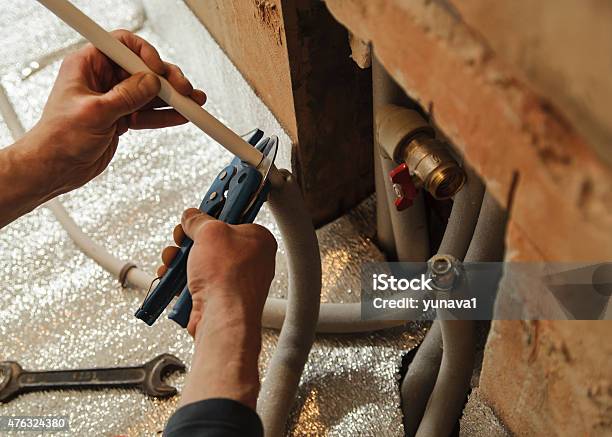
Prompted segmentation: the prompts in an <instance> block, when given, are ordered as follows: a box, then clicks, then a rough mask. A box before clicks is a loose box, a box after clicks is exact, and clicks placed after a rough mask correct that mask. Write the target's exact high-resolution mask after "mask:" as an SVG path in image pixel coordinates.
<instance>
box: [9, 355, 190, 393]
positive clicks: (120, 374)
mask: <svg viewBox="0 0 612 437" xmlns="http://www.w3.org/2000/svg"><path fill="white" fill-rule="evenodd" d="M184 370H185V365H184V364H183V363H182V362H181V360H179V359H178V358H177V357H175V356H174V355H170V354H162V355H159V356H157V357H155V358H153V359H152V360H151V361H149V362H148V363H146V364H144V365H142V366H135V367H107V368H93V369H74V370H50V371H37V372H31V371H27V370H23V368H22V367H21V366H20V365H19V364H18V363H17V362H15V361H2V362H0V371H2V374H3V377H4V378H3V379H2V380H1V382H0V402H8V401H10V400H11V399H13V398H14V397H16V396H18V395H20V394H22V393H27V392H31V391H42V390H66V389H95V388H110V387H114V388H123V387H125V388H138V389H140V390H141V391H142V392H144V393H146V394H148V395H149V396H154V397H168V396H173V395H175V394H176V393H177V391H176V388H175V387H172V386H170V385H168V384H166V383H164V382H163V380H162V378H164V377H166V376H168V375H169V374H170V373H172V372H176V371H184Z"/></svg>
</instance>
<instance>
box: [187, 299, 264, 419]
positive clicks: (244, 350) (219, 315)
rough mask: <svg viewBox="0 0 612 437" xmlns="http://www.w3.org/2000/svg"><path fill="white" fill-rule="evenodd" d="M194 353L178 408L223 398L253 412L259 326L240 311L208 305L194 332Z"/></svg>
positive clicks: (259, 346)
mask: <svg viewBox="0 0 612 437" xmlns="http://www.w3.org/2000/svg"><path fill="white" fill-rule="evenodd" d="M195 340H196V343H195V353H194V357H193V362H192V366H191V372H190V374H189V376H188V377H187V382H186V384H185V389H184V390H183V395H182V398H181V405H185V404H189V403H192V402H196V401H199V400H203V399H210V398H227V399H233V400H235V401H238V402H241V403H242V404H244V405H247V406H248V407H250V408H252V409H255V405H256V402H257V395H258V393H259V387H260V383H259V369H258V359H259V352H260V349H261V322H260V321H249V320H248V319H247V318H245V317H244V315H243V314H242V312H241V311H240V309H238V308H230V307H227V306H224V307H223V308H220V307H219V306H218V305H217V306H215V304H209V305H208V307H207V308H206V311H205V314H204V316H203V318H202V321H201V322H200V324H199V326H198V328H197V331H196V339H195Z"/></svg>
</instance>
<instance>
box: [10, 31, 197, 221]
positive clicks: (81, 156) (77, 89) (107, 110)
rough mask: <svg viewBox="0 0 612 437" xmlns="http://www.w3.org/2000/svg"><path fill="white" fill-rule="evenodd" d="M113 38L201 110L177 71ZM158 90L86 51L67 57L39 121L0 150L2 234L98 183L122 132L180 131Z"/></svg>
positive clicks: (142, 45)
mask: <svg viewBox="0 0 612 437" xmlns="http://www.w3.org/2000/svg"><path fill="white" fill-rule="evenodd" d="M113 35H114V36H115V38H117V39H118V40H120V41H121V42H122V43H123V44H125V45H126V46H127V47H128V48H130V49H131V50H132V51H133V52H135V53H136V54H137V55H138V56H140V57H141V58H142V60H143V61H144V62H145V64H147V66H149V68H150V69H151V70H152V71H154V72H155V73H157V74H159V75H161V76H164V77H165V78H166V79H167V80H168V81H169V82H170V84H171V85H172V86H173V87H174V88H175V89H176V90H177V91H178V92H179V93H181V94H183V95H185V96H189V97H191V98H192V99H193V100H194V101H195V102H197V103H198V104H200V105H203V104H204V102H205V100H206V95H205V94H204V92H202V91H200V90H194V89H193V86H192V85H191V83H190V82H189V81H188V80H187V79H186V78H185V77H184V76H183V73H182V72H181V70H180V69H179V68H178V67H177V66H176V65H172V64H169V63H167V62H163V61H162V60H161V59H160V57H159V54H158V53H157V50H155V48H154V47H153V46H152V45H150V44H149V43H148V42H146V41H145V40H144V39H142V38H140V37H138V36H136V35H134V34H132V33H130V32H128V31H126V30H117V31H115V32H113ZM159 88H160V83H159V79H158V78H157V76H155V75H154V74H151V73H146V74H145V73H139V74H136V75H134V76H130V75H129V74H128V73H127V72H125V71H124V70H122V69H121V68H120V67H118V66H117V65H116V64H114V63H113V62H112V61H111V60H110V59H109V58H107V57H106V56H105V55H104V54H103V53H102V52H100V51H99V50H98V49H96V48H95V47H94V46H92V45H91V44H87V45H86V46H84V47H83V48H81V49H80V50H78V51H76V52H74V53H72V54H70V55H68V56H67V57H66V58H65V59H64V62H63V63H62V66H61V68H60V71H59V75H58V77H57V80H56V82H55V85H54V86H53V89H52V90H51V94H50V96H49V99H48V101H47V104H46V106H45V109H44V111H43V115H42V117H41V119H40V120H39V121H38V123H37V124H36V125H35V126H34V127H33V128H32V130H30V131H29V132H28V133H26V134H25V135H24V136H23V137H22V138H21V139H19V140H18V141H16V142H15V143H14V144H12V145H11V146H9V147H5V148H4V149H0V186H2V187H3V189H2V192H1V193H0V228H2V227H3V226H4V225H6V224H7V223H10V222H11V221H13V220H15V219H16V218H17V217H19V216H21V215H23V214H25V213H27V212H29V211H31V210H33V209H34V208H36V207H37V206H38V205H41V204H42V203H44V202H46V201H47V200H50V199H52V198H53V197H55V196H57V195H59V194H62V193H65V192H67V191H70V190H73V189H75V188H78V187H80V186H81V185H83V184H85V183H86V182H88V181H90V180H91V179H93V178H94V177H96V176H97V175H99V174H100V173H101V172H102V171H103V170H104V169H105V168H106V166H107V165H108V164H109V162H110V161H111V159H112V157H113V155H114V154H115V151H116V150H117V145H118V144H119V136H121V135H122V134H124V133H125V132H126V131H127V130H128V129H154V128H161V127H168V126H175V125H178V124H182V123H186V122H187V120H185V118H183V117H182V116H181V115H180V114H178V113H177V112H176V111H175V110H174V109H169V108H167V106H168V105H167V104H166V103H165V102H164V101H163V100H161V99H160V98H159V97H157V93H158V92H159ZM163 108H166V109H163Z"/></svg>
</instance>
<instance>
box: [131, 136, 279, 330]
mask: <svg viewBox="0 0 612 437" xmlns="http://www.w3.org/2000/svg"><path fill="white" fill-rule="evenodd" d="M263 135H264V133H263V131H261V130H259V129H255V130H254V131H252V132H249V133H248V134H246V135H244V139H245V140H246V141H247V142H248V143H249V144H251V145H252V146H254V147H256V148H257V149H258V150H259V151H261V152H262V153H263V155H264V157H265V158H267V160H266V162H267V165H268V168H269V166H271V165H273V163H274V159H275V157H276V150H277V147H278V138H276V137H275V136H272V137H270V138H263ZM266 176H267V172H261V171H260V170H259V169H256V168H254V167H253V166H251V165H249V164H247V163H245V162H244V161H242V160H240V158H238V157H235V158H234V159H233V160H232V161H231V162H230V164H229V165H227V166H226V167H225V168H223V170H221V172H220V173H219V174H218V175H217V177H216V178H215V180H214V181H213V183H212V185H211V186H210V188H209V189H208V192H207V193H206V196H204V199H203V200H202V203H201V204H200V208H199V209H200V211H202V212H204V213H206V214H208V215H210V216H212V217H215V218H217V219H219V220H221V221H224V222H226V223H229V224H241V223H252V222H253V220H255V217H256V216H257V213H258V212H259V210H260V208H261V206H262V205H263V203H264V202H265V201H266V200H267V198H268V192H269V191H270V182H269V181H268V180H267V178H266ZM192 245H193V241H192V240H191V239H190V238H189V237H185V238H184V239H183V241H182V242H181V245H180V247H179V252H178V253H177V255H176V256H175V257H174V259H173V260H172V262H171V263H170V266H169V267H168V270H167V271H166V273H165V274H164V275H163V276H162V277H161V279H160V281H159V283H158V284H157V285H156V286H155V288H154V289H153V291H151V292H150V293H149V294H148V295H147V296H146V297H145V300H144V302H143V303H142V305H141V307H140V308H139V309H138V311H136V314H135V316H136V317H137V318H139V319H141V320H143V321H144V322H145V323H147V324H148V325H152V324H153V323H154V322H155V320H157V318H158V317H159V316H160V315H161V313H162V312H163V311H164V309H165V308H166V307H167V306H168V305H169V304H170V302H171V301H172V299H173V298H174V296H175V295H176V292H177V291H178V290H182V291H181V294H180V296H179V298H178V300H177V302H176V304H175V305H174V307H173V308H172V310H171V311H170V314H169V316H168V318H170V319H171V320H174V321H175V322H176V323H178V324H179V325H181V326H182V327H183V328H186V327H187V323H188V322H189V315H190V313H191V307H192V303H191V294H190V292H189V289H188V288H187V258H188V256H189V251H190V250H191V246H192Z"/></svg>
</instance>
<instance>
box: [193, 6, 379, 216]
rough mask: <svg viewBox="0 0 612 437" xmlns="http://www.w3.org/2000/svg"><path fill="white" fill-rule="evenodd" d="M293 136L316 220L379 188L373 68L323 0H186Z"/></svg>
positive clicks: (296, 166) (297, 170)
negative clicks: (357, 58)
mask: <svg viewBox="0 0 612 437" xmlns="http://www.w3.org/2000/svg"><path fill="white" fill-rule="evenodd" d="M186 3H187V4H188V5H189V6H190V7H191V9H192V10H193V11H194V13H195V14H196V15H197V16H198V17H199V19H200V20H201V21H202V23H203V24H204V25H205V26H206V28H207V29H208V31H209V32H210V33H211V34H212V36H213V37H214V38H215V40H216V41H217V43H219V45H220V46H221V47H222V48H223V50H224V51H225V53H226V54H227V55H228V57H229V58H230V59H231V60H232V62H233V63H234V64H235V65H236V67H237V68H238V70H239V71H240V72H241V73H242V74H243V76H244V77H245V79H246V80H247V82H248V83H249V84H250V85H251V87H252V88H253V89H254V91H255V92H256V94H257V95H258V96H259V97H260V98H261V99H262V101H263V102H264V103H265V104H266V105H267V106H268V107H269V108H270V110H271V111H272V112H273V113H274V115H275V116H276V118H277V119H278V120H279V122H280V123H281V125H282V126H283V128H284V129H285V130H286V131H287V134H288V135H289V137H290V138H291V140H292V142H293V151H292V171H293V172H294V174H295V175H296V176H297V178H298V181H299V182H300V186H301V187H302V192H303V194H304V197H305V199H306V203H307V205H308V208H309V210H310V212H311V214H312V216H313V220H314V221H315V223H316V224H322V223H325V222H327V221H329V220H332V219H334V218H336V217H337V216H338V215H340V214H342V213H343V212H344V211H345V210H347V209H349V208H351V207H352V206H354V205H355V204H357V203H358V202H359V201H361V200H362V199H363V198H364V197H365V196H367V195H368V194H369V193H371V192H372V188H373V179H372V174H373V164H372V104H371V99H372V97H371V96H372V91H371V75H370V70H369V69H368V70H362V69H360V68H359V67H358V66H357V65H356V64H355V63H354V62H353V61H352V60H351V59H350V55H351V52H350V45H349V39H348V32H347V31H346V29H345V28H344V27H343V26H342V25H340V24H339V23H337V22H336V21H335V20H334V19H333V18H332V16H331V14H330V13H329V12H328V10H327V8H326V7H325V4H324V3H323V2H320V1H318V0H249V1H244V0H200V1H199V0H186Z"/></svg>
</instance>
